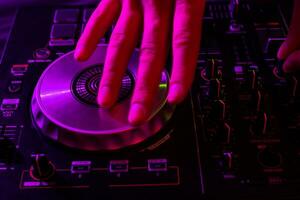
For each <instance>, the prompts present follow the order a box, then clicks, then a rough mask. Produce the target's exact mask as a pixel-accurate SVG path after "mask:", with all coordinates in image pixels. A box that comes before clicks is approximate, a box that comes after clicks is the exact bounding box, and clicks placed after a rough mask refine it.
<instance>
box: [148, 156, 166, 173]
mask: <svg viewBox="0 0 300 200" xmlns="http://www.w3.org/2000/svg"><path fill="white" fill-rule="evenodd" d="M167 170H168V161H167V159H149V160H148V171H149V172H165V171H167Z"/></svg>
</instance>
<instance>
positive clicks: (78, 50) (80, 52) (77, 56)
mask: <svg viewBox="0 0 300 200" xmlns="http://www.w3.org/2000/svg"><path fill="white" fill-rule="evenodd" d="M83 54H84V49H83V48H82V47H76V49H75V53H74V58H75V60H77V61H83V60H84V56H83Z"/></svg>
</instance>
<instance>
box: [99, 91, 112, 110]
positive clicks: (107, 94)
mask: <svg viewBox="0 0 300 200" xmlns="http://www.w3.org/2000/svg"><path fill="white" fill-rule="evenodd" d="M97 101H98V104H99V105H100V106H101V107H104V108H109V107H111V106H112V103H113V102H112V99H111V90H110V88H109V87H102V88H100V90H99V94H98V97H97Z"/></svg>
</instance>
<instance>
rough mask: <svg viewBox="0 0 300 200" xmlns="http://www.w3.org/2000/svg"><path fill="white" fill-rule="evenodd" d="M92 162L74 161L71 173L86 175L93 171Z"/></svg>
mask: <svg viewBox="0 0 300 200" xmlns="http://www.w3.org/2000/svg"><path fill="white" fill-rule="evenodd" d="M91 164H92V162H91V161H72V164H71V173H72V174H84V173H89V172H90V171H91Z"/></svg>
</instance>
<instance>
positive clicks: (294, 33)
mask: <svg viewBox="0 0 300 200" xmlns="http://www.w3.org/2000/svg"><path fill="white" fill-rule="evenodd" d="M277 57H278V59H280V60H285V62H284V64H283V70H284V71H285V72H293V71H296V70H300V1H299V0H294V11H293V16H292V20H291V25H290V28H289V32H288V36H287V39H286V41H285V42H284V43H283V44H282V45H281V47H280V48H279V50H278V53H277Z"/></svg>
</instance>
